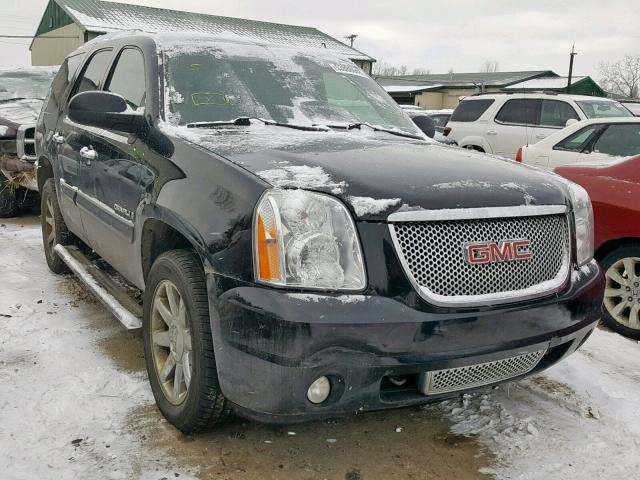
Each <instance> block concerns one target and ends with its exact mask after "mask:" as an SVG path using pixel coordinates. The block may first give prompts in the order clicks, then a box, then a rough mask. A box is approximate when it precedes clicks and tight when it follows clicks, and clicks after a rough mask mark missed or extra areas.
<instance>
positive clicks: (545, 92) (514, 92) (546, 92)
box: [468, 90, 568, 97]
mask: <svg viewBox="0 0 640 480" xmlns="http://www.w3.org/2000/svg"><path fill="white" fill-rule="evenodd" d="M527 93H531V94H536V95H555V96H557V95H560V94H561V93H563V92H554V91H553V90H522V91H518V90H509V91H504V90H503V91H500V92H482V93H480V92H476V93H472V94H471V95H468V96H469V97H479V96H481V95H523V94H527ZM567 95H568V94H567Z"/></svg>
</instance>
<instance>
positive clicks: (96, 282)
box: [53, 244, 142, 330]
mask: <svg viewBox="0 0 640 480" xmlns="http://www.w3.org/2000/svg"><path fill="white" fill-rule="evenodd" d="M53 250H54V252H56V254H58V256H59V257H60V259H61V260H62V261H63V262H64V263H66V265H67V267H69V269H70V270H71V271H72V272H73V273H75V274H76V276H77V277H78V279H79V280H80V281H81V282H82V283H83V284H84V285H85V287H87V288H88V289H89V291H90V292H91V293H93V294H94V295H95V296H96V297H98V300H100V301H101V302H102V303H103V304H104V306H105V307H107V309H108V310H109V311H110V312H111V313H112V314H113V315H114V316H115V317H116V318H117V319H118V320H120V323H122V325H124V326H125V327H126V328H127V329H128V330H135V329H137V328H142V307H141V306H140V305H139V304H138V303H137V302H136V301H135V300H134V299H133V298H131V297H130V296H129V295H128V294H127V293H126V292H125V291H124V290H123V289H122V287H119V286H118V285H117V284H116V282H114V281H113V279H112V278H111V277H109V276H108V275H107V274H106V273H105V272H104V271H102V270H100V268H98V266H97V265H95V264H93V263H92V262H91V261H90V260H89V259H88V258H87V257H86V256H85V255H84V254H83V253H82V252H81V251H80V250H79V249H78V248H77V247H73V246H63V245H60V244H57V245H56V246H55V247H54V248H53Z"/></svg>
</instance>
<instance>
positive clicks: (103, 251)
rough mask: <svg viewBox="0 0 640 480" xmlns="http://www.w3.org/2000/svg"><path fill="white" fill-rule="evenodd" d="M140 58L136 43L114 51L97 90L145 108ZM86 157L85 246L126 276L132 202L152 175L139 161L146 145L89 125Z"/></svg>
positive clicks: (133, 211)
mask: <svg viewBox="0 0 640 480" xmlns="http://www.w3.org/2000/svg"><path fill="white" fill-rule="evenodd" d="M145 78H146V77H145V62H144V56H143V54H142V52H141V51H140V50H139V49H138V48H136V47H125V48H123V49H122V50H121V51H120V52H119V53H118V54H117V57H116V60H115V62H114V64H113V66H112V68H111V69H110V73H109V75H108V77H107V79H106V81H105V82H104V88H103V90H105V91H109V92H113V93H117V94H119V95H121V96H122V97H123V98H124V99H125V100H126V102H127V105H128V107H129V109H131V110H133V111H137V112H139V113H141V114H144V112H145V109H146V85H145ZM85 147H87V148H89V154H88V158H84V159H83V162H82V167H81V168H82V170H83V173H82V176H83V178H86V182H85V189H84V195H83V205H82V208H81V210H82V216H83V217H82V218H83V223H84V224H85V228H86V231H87V235H88V237H89V241H90V244H91V246H92V247H93V248H94V250H95V251H96V252H98V253H99V254H100V256H102V257H103V258H104V259H105V260H107V261H108V262H109V263H110V264H111V265H112V266H113V267H115V268H116V269H117V270H119V271H121V272H123V273H124V274H125V276H126V274H127V272H128V271H129V269H130V267H131V265H127V264H126V262H124V261H125V260H126V259H127V258H131V256H130V255H129V251H130V250H131V249H132V248H133V243H132V242H133V235H134V225H135V220H136V216H137V214H138V207H139V205H140V204H141V202H142V200H143V198H144V197H145V195H146V194H147V192H148V191H149V190H150V187H151V186H152V183H153V180H154V178H155V176H154V173H153V171H152V170H151V169H150V167H149V166H148V164H147V163H146V161H145V157H146V156H148V153H149V152H148V151H147V147H146V145H145V144H144V143H143V142H142V141H141V140H140V139H138V138H137V137H136V136H133V135H131V136H130V135H128V134H124V133H120V132H117V131H107V130H102V129H92V133H91V139H90V141H89V144H88V145H85Z"/></svg>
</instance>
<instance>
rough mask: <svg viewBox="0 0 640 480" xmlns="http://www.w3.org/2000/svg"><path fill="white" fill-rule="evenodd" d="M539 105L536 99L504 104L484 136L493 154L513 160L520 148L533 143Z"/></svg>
mask: <svg viewBox="0 0 640 480" xmlns="http://www.w3.org/2000/svg"><path fill="white" fill-rule="evenodd" d="M541 104H542V100H540V99H536V98H512V99H509V100H507V101H506V102H505V103H504V105H503V106H502V108H500V110H498V113H497V114H496V116H495V119H494V121H493V122H492V123H490V124H489V125H488V126H487V130H486V134H485V135H486V139H487V141H488V142H489V145H491V150H492V151H493V153H495V154H496V155H501V156H504V157H508V158H512V159H515V158H516V153H517V152H518V149H519V148H520V147H522V146H523V145H528V144H530V143H535V142H534V141H533V136H534V133H535V128H536V125H537V123H538V118H539V116H540V107H541Z"/></svg>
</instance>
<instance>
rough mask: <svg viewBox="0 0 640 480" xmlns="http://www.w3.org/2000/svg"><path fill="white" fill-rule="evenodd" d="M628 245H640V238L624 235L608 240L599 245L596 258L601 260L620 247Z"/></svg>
mask: <svg viewBox="0 0 640 480" xmlns="http://www.w3.org/2000/svg"><path fill="white" fill-rule="evenodd" d="M628 245H638V246H640V238H637V237H622V238H615V239H612V240H607V241H606V242H604V243H603V244H602V245H600V246H599V247H598V249H597V250H596V252H595V255H594V257H595V259H596V260H597V261H598V262H600V261H601V260H602V259H603V258H604V257H606V256H607V255H609V254H610V253H611V252H613V251H614V250H616V249H617V248H620V247H626V246H628Z"/></svg>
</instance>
